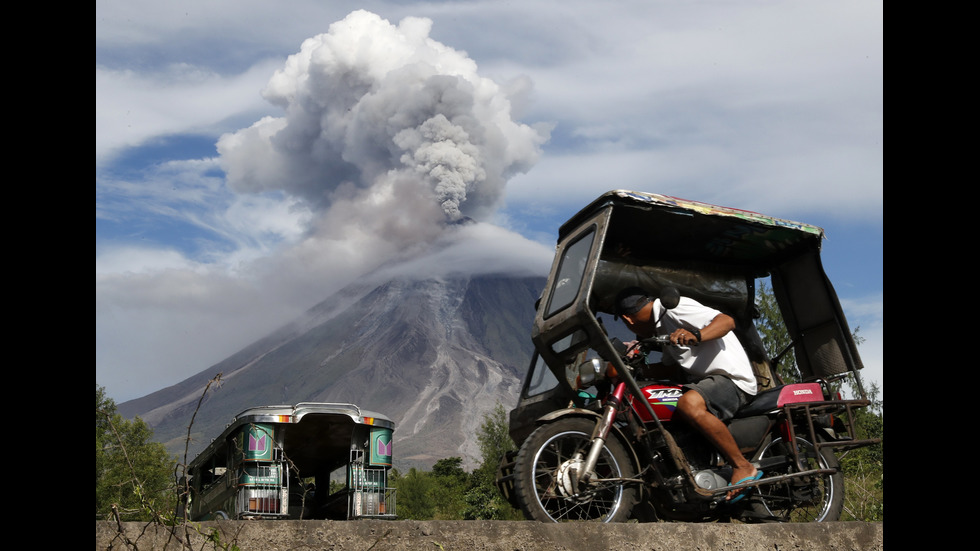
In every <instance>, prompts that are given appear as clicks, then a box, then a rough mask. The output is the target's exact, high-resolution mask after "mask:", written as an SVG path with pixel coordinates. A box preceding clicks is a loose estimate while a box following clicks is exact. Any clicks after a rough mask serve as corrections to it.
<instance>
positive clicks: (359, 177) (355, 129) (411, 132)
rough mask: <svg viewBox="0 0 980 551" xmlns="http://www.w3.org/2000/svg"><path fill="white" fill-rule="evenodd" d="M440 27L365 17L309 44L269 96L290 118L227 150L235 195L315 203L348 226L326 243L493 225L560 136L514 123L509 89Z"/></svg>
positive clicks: (222, 144)
mask: <svg viewBox="0 0 980 551" xmlns="http://www.w3.org/2000/svg"><path fill="white" fill-rule="evenodd" d="M431 25H432V22H431V21H430V20H428V19H422V18H412V17H410V18H406V19H404V20H402V21H401V22H400V23H398V25H393V24H391V23H389V22H388V21H385V20H383V19H382V18H381V17H379V16H377V15H375V14H373V13H369V12H366V11H356V12H353V13H351V14H350V15H348V16H347V17H346V18H345V19H343V20H341V21H338V22H336V23H334V24H333V25H331V26H330V28H329V31H328V32H327V33H325V34H321V35H318V36H315V37H313V38H310V39H307V40H306V41H304V42H303V44H302V46H301V48H300V51H299V52H298V53H296V54H294V55H292V56H290V57H289V58H288V60H287V61H286V63H285V66H284V67H283V68H282V69H280V70H278V71H277V72H276V73H275V75H274V76H273V77H272V79H271V80H270V81H269V83H268V85H267V87H266V88H265V90H264V91H263V96H264V97H265V99H266V100H268V101H269V102H271V103H273V104H275V105H276V106H279V107H281V108H282V109H283V110H284V111H285V115H284V116H282V117H279V118H272V117H268V118H264V119H262V120H260V121H258V122H256V123H255V124H254V125H252V126H251V127H249V128H246V129H243V130H240V131H237V132H235V133H232V134H227V135H225V136H222V138H221V139H220V140H219V142H218V151H219V153H220V155H221V161H222V167H223V168H224V170H225V172H226V174H227V180H228V183H229V185H230V186H231V187H232V188H233V189H234V190H236V191H238V192H245V193H261V192H267V191H281V192H285V193H288V194H290V195H292V196H295V197H299V198H302V199H303V200H304V201H305V202H307V203H308V204H309V205H310V206H311V208H312V209H314V210H315V211H321V212H323V213H328V214H329V215H330V217H331V218H335V219H334V220H326V221H321V222H319V223H318V227H317V228H315V230H316V231H328V230H329V231H331V232H340V235H343V234H347V237H353V236H352V235H350V233H351V232H350V231H349V230H345V229H344V228H343V227H339V226H338V224H344V223H356V224H357V225H358V226H359V231H366V232H369V233H371V234H373V235H374V236H375V237H380V238H383V239H394V240H396V241H402V242H404V241H413V240H419V239H421V240H427V239H431V238H432V236H433V234H434V233H438V229H437V226H439V225H443V224H444V223H445V222H446V221H450V222H451V221H456V220H459V219H461V218H463V217H469V218H473V219H476V220H481V219H484V218H485V217H487V216H488V215H489V214H490V213H492V212H493V211H494V210H495V209H496V208H497V207H498V206H499V203H500V201H501V199H502V197H503V193H504V188H505V185H506V183H507V181H508V179H509V178H511V177H512V176H514V175H515V174H518V173H521V172H524V171H527V170H528V169H529V168H531V166H532V165H533V164H534V163H535V162H536V161H537V159H538V157H539V155H540V146H541V145H542V144H543V143H544V142H545V141H546V140H547V139H548V132H547V130H542V129H536V128H532V127H530V126H528V125H524V124H520V123H517V122H515V121H514V120H512V115H511V100H512V97H511V96H509V95H508V93H507V91H506V90H505V89H504V88H502V87H501V86H500V85H498V84H497V83H495V82H494V81H492V80H490V79H488V78H484V77H481V76H480V75H479V74H478V73H477V66H476V63H474V62H473V60H471V59H469V58H468V57H467V56H466V55H465V53H463V52H459V51H456V50H454V49H452V48H450V47H448V46H445V45H443V44H441V43H439V42H437V41H435V40H433V39H431V38H430V37H429V32H430V30H431ZM355 218H356V219H357V220H355Z"/></svg>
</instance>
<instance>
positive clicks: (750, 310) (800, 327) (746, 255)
mask: <svg viewBox="0 0 980 551" xmlns="http://www.w3.org/2000/svg"><path fill="white" fill-rule="evenodd" d="M823 239H824V230H823V229H821V228H819V227H817V226H813V225H809V224H804V223H801V222H794V221H790V220H785V219H780V218H775V217H771V216H766V215H763V214H759V213H755V212H750V211H745V210H739V209H732V208H728V207H721V206H717V205H710V204H706V203H701V202H697V201H691V200H686V199H680V198H676V197H670V196H667V195H659V194H653V193H643V192H636V191H628V190H614V191H609V192H607V193H605V194H603V195H601V196H600V197H599V198H597V199H596V200H595V201H593V202H592V203H590V204H589V205H588V206H586V207H585V208H583V209H582V210H581V211H579V212H578V213H577V214H575V215H574V216H572V217H571V218H570V219H569V220H568V221H567V222H565V224H563V225H562V226H561V228H560V229H559V235H558V242H557V246H556V252H555V258H554V262H553V264H552V268H551V271H550V274H549V277H548V281H547V283H546V285H545V288H544V291H543V293H542V296H541V299H540V301H539V303H538V306H537V312H536V316H535V320H534V325H533V327H532V331H531V340H532V342H533V343H534V347H535V354H534V357H533V358H532V361H531V366H530V369H529V371H528V374H527V377H526V378H525V382H524V386H523V388H522V391H521V396H520V399H519V402H518V404H517V407H516V408H515V409H514V410H512V411H511V415H510V427H511V436H512V438H513V439H514V441H515V442H516V443H518V445H519V444H520V443H521V442H522V441H523V440H524V439H525V438H526V437H527V435H529V434H530V432H531V431H533V429H534V427H535V426H536V425H537V424H538V421H539V419H541V418H542V416H544V415H545V414H547V413H548V412H551V411H554V410H556V409H562V408H566V407H569V405H570V403H571V404H574V405H576V406H581V405H582V398H580V397H579V396H578V393H577V391H576V389H573V388H572V387H571V385H570V383H569V380H568V379H569V378H568V377H566V369H569V368H570V367H572V366H575V365H577V363H578V361H579V360H580V358H581V355H582V354H583V353H585V352H588V351H590V350H591V351H594V352H596V353H598V354H599V355H600V356H602V357H603V358H605V359H607V360H609V361H611V362H613V364H614V365H616V367H617V369H619V370H620V372H625V371H626V369H625V366H623V365H622V360H621V359H620V358H619V355H618V354H617V353H616V351H615V350H614V349H613V348H612V345H611V344H610V342H609V339H608V335H607V328H606V327H604V325H603V322H602V319H601V317H600V316H599V315H598V314H601V313H605V314H609V315H613V314H614V312H613V302H614V297H615V296H616V294H617V293H618V292H619V291H620V290H622V289H624V288H626V287H630V286H639V287H642V288H644V289H645V290H646V291H647V292H648V293H650V294H651V295H652V296H656V295H657V294H659V293H660V291H661V289H663V288H664V287H668V286H670V287H675V288H677V289H678V290H679V291H680V293H681V295H683V296H689V297H692V298H695V299H696V300H698V301H700V302H702V303H704V304H707V305H710V306H712V307H714V308H717V309H719V310H721V311H723V312H725V313H727V314H729V315H731V316H732V317H733V318H735V320H736V325H737V329H736V333H737V335H738V337H739V339H740V341H741V342H742V344H743V346H744V347H745V349H746V352H747V353H748V355H749V358H750V360H751V361H752V363H753V367H754V369H755V371H756V375H757V378H759V380H760V383H761V386H762V388H768V387H771V386H774V385H775V384H776V383H777V381H775V380H774V375H773V373H772V371H771V369H770V368H771V366H770V365H769V360H770V359H769V357H768V355H767V354H766V351H765V350H764V347H763V345H762V342H761V339H760V338H759V335H758V333H757V332H756V330H755V326H754V324H753V318H754V317H757V309H756V307H755V302H754V301H755V280H756V279H758V278H765V277H769V278H770V280H771V285H772V290H773V293H774V295H775V298H776V300H777V303H778V305H779V308H780V311H781V313H782V315H783V318H784V321H785V323H786V327H787V330H788V332H789V335H790V337H791V339H792V341H793V345H794V354H795V358H796V362H797V366H798V368H799V370H800V373H801V375H802V377H803V378H804V380H817V379H822V380H827V379H833V378H837V377H840V376H843V375H845V374H848V373H856V372H857V371H858V370H859V369H862V368H863V363H862V361H861V358H860V355H859V353H858V350H857V345H856V343H855V342H854V339H853V337H852V334H851V331H850V329H849V327H848V325H847V320H846V318H845V316H844V313H843V310H842V308H841V306H840V301H839V299H838V298H837V294H836V292H835V291H834V288H833V285H832V284H831V283H830V281H829V279H828V278H827V276H826V274H825V272H824V270H823V266H822V264H821V260H820V249H821V246H822V241H823ZM547 372H550V374H549V373H547ZM628 379H629V382H631V383H632V384H631V390H632V391H633V392H634V394H636V395H637V396H640V395H641V393H640V392H639V388H638V387H636V385H635V381H632V377H628ZM855 379H856V380H857V383H858V384H857V388H858V391H859V393H860V398H861V399H862V400H866V396H865V392H864V389H863V388H862V387H861V385H860V378H859V377H855ZM633 387H635V388H633ZM654 418H655V422H656V423H657V424H658V425H659V421H657V420H656V416H654Z"/></svg>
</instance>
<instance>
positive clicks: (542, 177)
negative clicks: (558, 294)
mask: <svg viewBox="0 0 980 551" xmlns="http://www.w3.org/2000/svg"><path fill="white" fill-rule="evenodd" d="M355 10H364V11H362V12H358V13H352V12H355ZM883 64H884V62H883V7H882V3H881V2H846V1H840V0H832V1H827V2H772V1H748V0H744V1H742V0H739V1H733V2H717V1H712V2H701V1H692V2H664V1H656V0H654V1H650V0H646V1H642V2H640V1H636V2H634V1H621V2H604V3H599V2H587V1H575V0H571V1H562V2H557V1H535V0H531V1H528V2H521V3H513V4H511V3H507V2H499V1H473V2H466V1H456V2H412V1H391V2H384V1H378V2H346V1H334V2H329V3H325V2H318V1H312V0H311V1H289V2H280V3H270V2H259V1H234V2H233V1H226V0H216V1H211V2H206V3H200V2H183V1H174V2H167V3H159V2H145V1H142V0H135V1H134V0H130V1H126V2H121V1H103V2H98V3H97V4H96V382H97V383H98V384H101V385H103V386H105V387H106V389H107V391H108V393H109V395H110V396H112V397H113V398H114V399H116V400H117V401H125V400H128V399H132V398H136V397H139V396H142V395H144V394H147V393H149V392H152V391H155V390H158V389H160V388H163V387H165V386H167V385H170V384H174V383H176V382H178V381H180V380H182V379H183V378H185V377H187V376H189V375H191V374H194V373H197V372H199V371H201V370H203V369H205V368H207V367H209V366H210V365H212V364H214V363H216V362H218V361H220V360H222V359H224V358H225V357H227V356H228V355H230V354H231V353H233V352H235V351H237V350H238V349H239V348H240V347H242V346H244V345H247V344H249V343H251V342H253V341H254V340H255V339H257V338H259V337H262V336H264V335H265V334H267V333H268V332H269V331H271V330H273V329H275V328H276V327H278V326H279V325H281V324H282V323H285V322H287V321H289V320H291V319H293V317H295V316H296V315H298V314H299V313H301V312H302V311H304V310H305V309H306V308H308V307H310V306H312V305H313V304H315V303H316V302H318V301H320V300H322V299H323V298H326V296H328V295H329V294H330V293H332V292H334V291H336V290H339V289H340V288H342V287H344V286H345V285H347V284H349V283H351V282H353V281H356V280H358V279H360V278H361V277H363V276H364V274H366V273H369V272H372V271H374V270H376V269H378V268H379V267H382V266H387V265H390V264H392V263H398V262H404V261H411V263H412V264H413V265H415V266H416V267H419V269H423V268H424V269H426V270H429V271H434V273H435V272H439V271H440V270H442V271H450V270H454V269H455V270H463V269H466V270H489V269H501V268H508V267H509V268H512V269H518V268H519V269H524V270H527V271H529V272H541V271H543V270H544V269H545V268H546V267H547V266H548V265H549V263H550V256H551V250H552V249H553V245H554V240H555V236H556V232H557V228H558V226H559V225H560V224H561V223H562V222H563V221H564V220H565V219H567V218H568V217H569V216H570V215H571V214H573V213H574V212H576V211H577V210H578V209H579V208H581V207H582V206H584V205H585V204H586V203H588V202H589V201H591V200H592V199H594V198H595V197H597V196H598V195H599V194H601V193H603V192H605V191H607V190H610V189H621V188H622V189H635V190H641V191H649V192H655V193H664V194H668V195H675V196H679V197H684V198H689V199H696V200H700V201H705V202H709V203H715V204H720V205H725V206H731V207H737V208H742V209H747V210H754V211H758V212H762V213H765V214H769V215H773V216H777V217H780V218H788V219H793V220H799V221H803V222H807V223H811V224H815V225H819V226H821V227H823V228H824V230H825V231H826V234H827V240H826V241H825V244H824V249H823V261H824V267H825V269H826V271H827V272H828V274H829V276H830V278H831V280H832V281H833V282H834V285H835V287H836V289H837V292H838V294H839V295H840V298H841V301H842V303H843V305H844V308H845V313H846V314H847V316H848V319H849V321H850V323H851V326H852V328H853V327H855V326H859V327H860V332H859V333H860V335H861V336H863V337H864V338H865V342H864V344H862V346H861V354H862V358H863V359H864V362H865V364H866V366H867V369H866V370H865V377H866V378H867V379H870V380H872V381H875V382H877V383H878V384H879V385H882V382H883V381H882V359H883V350H882V343H883V327H882V324H883V316H882V307H883V270H882V264H883V237H884V236H883V233H884V223H883V218H884V210H883V199H884V191H883V139H884V134H883V118H884V113H883V86H884V83H883ZM435 106H438V107H435ZM433 109H437V110H444V111H445V113H446V114H447V116H446V117H442V118H440V117H435V116H428V115H426V116H421V115H420V114H422V113H429V115H431V114H432V110H433ZM446 167H449V168H446ZM423 199H424V201H423ZM460 216H469V217H471V218H473V219H476V220H477V221H478V222H479V223H478V224H477V225H475V226H466V227H460V226H456V227H455V229H453V230H451V231H447V230H445V227H444V226H442V225H441V224H438V223H436V221H443V220H445V219H447V218H448V219H453V218H456V217H460ZM459 228H464V229H459ZM487 255H490V256H491V257H492V258H494V260H493V261H488V260H487V258H488V257H487ZM436 266H439V268H438V269H436Z"/></svg>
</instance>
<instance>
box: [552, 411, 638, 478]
mask: <svg viewBox="0 0 980 551" xmlns="http://www.w3.org/2000/svg"><path fill="white" fill-rule="evenodd" d="M563 417H593V418H595V419H597V420H598V419H601V418H602V415H600V414H599V413H597V412H595V411H593V410H591V409H583V408H566V409H556V410H555V411H552V412H551V413H548V414H547V415H542V416H541V417H539V418H538V420H537V421H536V424H537V425H538V426H540V425H547V424H548V423H553V422H554V421H557V420H558V419H561V418H563ZM610 432H613V433H615V434H616V437H617V438H619V441H620V442H622V443H623V445H624V446H625V447H626V450H627V452H628V453H629V454H630V459H632V460H633V466H635V467H636V472H641V471H642V470H643V469H642V465H641V464H640V458H639V456H638V455H637V454H636V450H635V449H633V445H632V444H630V440H629V439H628V438H626V435H625V434H623V431H621V430H619V427H617V426H615V425H614V426H613V427H612V428H611V429H610Z"/></svg>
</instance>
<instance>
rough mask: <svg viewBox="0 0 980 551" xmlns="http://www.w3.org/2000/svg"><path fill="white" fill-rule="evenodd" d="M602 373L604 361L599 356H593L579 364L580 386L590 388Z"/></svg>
mask: <svg viewBox="0 0 980 551" xmlns="http://www.w3.org/2000/svg"><path fill="white" fill-rule="evenodd" d="M600 373H602V362H601V361H600V360H599V358H592V359H591V360H589V361H587V362H582V363H581V364H579V366H578V379H577V381H578V388H589V387H590V386H592V384H593V383H595V380H596V379H597V378H598V377H599V374H600Z"/></svg>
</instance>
